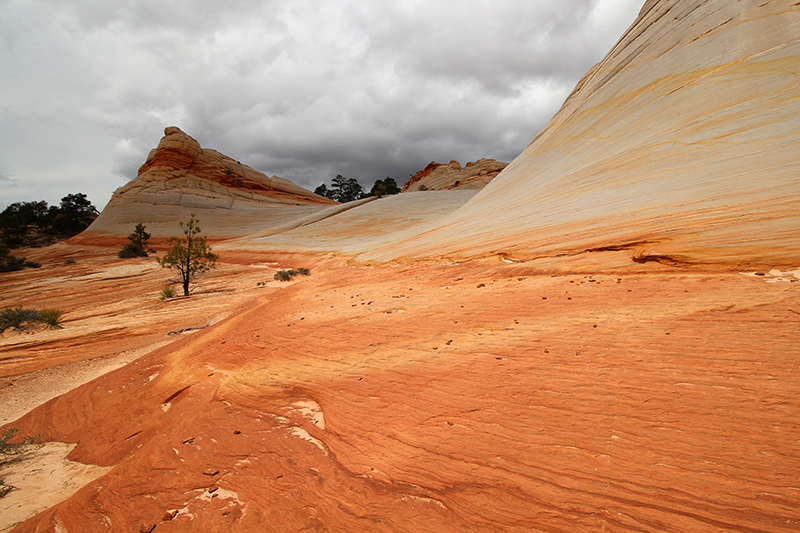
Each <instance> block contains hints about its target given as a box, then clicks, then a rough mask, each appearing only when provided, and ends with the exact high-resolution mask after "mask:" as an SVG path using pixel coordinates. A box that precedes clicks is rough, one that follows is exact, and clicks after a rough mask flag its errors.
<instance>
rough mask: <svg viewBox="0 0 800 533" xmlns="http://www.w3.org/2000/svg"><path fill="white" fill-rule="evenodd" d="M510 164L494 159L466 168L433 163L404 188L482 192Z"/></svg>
mask: <svg viewBox="0 0 800 533" xmlns="http://www.w3.org/2000/svg"><path fill="white" fill-rule="evenodd" d="M506 166H508V163H501V162H500V161H495V160H494V159H479V160H478V161H471V162H469V163H467V165H466V166H465V167H463V168H462V167H461V164H460V163H459V162H458V161H456V160H453V161H450V162H449V163H448V164H446V165H444V164H441V163H436V162H435V161H431V163H430V164H429V165H428V166H427V167H425V168H424V169H422V170H420V171H419V172H417V173H416V174H414V175H413V176H411V179H409V180H408V181H407V182H406V184H405V185H404V186H403V192H410V191H419V190H423V191H424V190H430V191H444V190H453V189H465V190H480V189H482V188H484V187H485V186H486V185H487V184H488V183H489V182H490V181H492V180H493V179H494V178H495V177H497V175H498V174H500V172H502V171H503V169H504V168H506Z"/></svg>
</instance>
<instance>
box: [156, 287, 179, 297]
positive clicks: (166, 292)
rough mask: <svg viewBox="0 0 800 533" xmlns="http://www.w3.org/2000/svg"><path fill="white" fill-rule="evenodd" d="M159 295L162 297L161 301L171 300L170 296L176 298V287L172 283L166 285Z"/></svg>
mask: <svg viewBox="0 0 800 533" xmlns="http://www.w3.org/2000/svg"><path fill="white" fill-rule="evenodd" d="M158 296H159V298H161V301H164V300H169V299H170V298H174V297H175V287H173V286H172V285H167V286H166V287H164V288H163V289H161V292H160V293H159V294H158Z"/></svg>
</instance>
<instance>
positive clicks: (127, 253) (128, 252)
mask: <svg viewBox="0 0 800 533" xmlns="http://www.w3.org/2000/svg"><path fill="white" fill-rule="evenodd" d="M117 257H119V258H120V259H130V258H131V257H147V250H145V249H144V248H142V247H141V246H140V245H138V244H136V243H135V242H129V243H127V244H126V245H125V246H123V247H122V250H120V251H119V253H118V254H117Z"/></svg>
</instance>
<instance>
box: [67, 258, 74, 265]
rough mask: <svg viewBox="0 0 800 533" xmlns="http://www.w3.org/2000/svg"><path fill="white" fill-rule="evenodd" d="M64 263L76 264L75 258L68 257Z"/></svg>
mask: <svg viewBox="0 0 800 533" xmlns="http://www.w3.org/2000/svg"><path fill="white" fill-rule="evenodd" d="M64 264H65V265H74V264H75V260H74V259H67V260H66V261H64Z"/></svg>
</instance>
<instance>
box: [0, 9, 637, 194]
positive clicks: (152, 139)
mask: <svg viewBox="0 0 800 533" xmlns="http://www.w3.org/2000/svg"><path fill="white" fill-rule="evenodd" d="M641 4H642V0H562V1H559V2H551V1H549V0H548V1H545V0H531V1H528V2H519V1H515V0H491V1H488V0H487V1H483V0H462V1H455V0H452V1H451V0H441V1H427V2H421V1H400V0H396V1H387V0H382V1H363V0H362V1H355V0H353V1H345V0H326V1H325V2H312V1H303V0H291V1H256V2H254V1H252V0H227V1H226V2H224V3H223V2H217V1H215V0H214V1H212V0H174V1H172V2H168V3H165V2H162V1H161V0H139V1H137V2H124V3H123V2H109V1H108V0H68V1H63V0H58V1H56V0H8V1H7V2H6V3H5V5H4V8H3V17H2V18H0V75H2V79H3V80H4V81H3V84H0V135H1V136H2V139H3V142H2V143H0V185H2V186H1V187H0V191H2V192H0V206H5V205H7V204H9V203H11V202H14V201H19V200H34V199H45V200H47V201H48V202H50V203H57V202H58V199H59V198H60V197H61V196H64V195H66V194H67V193H71V192H85V193H87V194H88V195H89V197H90V198H91V200H92V201H93V202H94V203H95V205H97V206H98V207H102V206H104V205H105V203H106V202H107V201H108V199H109V197H110V195H111V193H112V192H113V190H114V189H116V188H117V187H119V186H121V185H123V184H124V183H125V182H126V181H128V180H130V179H133V178H134V177H136V172H137V169H138V167H139V166H140V165H141V164H142V163H143V162H144V160H145V157H146V156H147V153H148V151H149V150H150V149H151V148H153V147H155V146H156V145H157V143H158V141H159V139H160V138H161V136H162V135H163V130H164V128H165V127H166V126H172V125H174V126H178V127H180V128H181V129H183V130H184V131H185V132H186V133H188V134H189V135H191V136H193V137H194V138H196V139H197V140H198V141H199V142H200V144H201V145H202V146H203V147H206V148H213V149H216V150H219V151H220V152H222V153H224V154H226V155H229V156H230V157H233V158H234V159H237V160H240V161H242V162H243V163H245V164H248V165H250V166H252V167H254V168H256V169H258V170H261V171H262V172H264V173H266V174H268V175H273V174H277V175H279V176H281V177H284V178H287V179H290V180H292V181H294V182H296V183H298V184H299V185H302V186H304V187H307V188H310V189H312V190H313V188H315V187H316V186H317V185H319V184H320V183H322V182H328V181H329V180H330V179H331V178H332V177H333V176H335V175H336V174H342V175H345V176H347V177H354V178H357V179H358V180H359V181H360V182H361V184H362V185H364V186H366V187H367V188H369V187H370V186H371V185H372V183H373V182H374V180H376V179H382V178H385V177H387V176H391V177H394V178H395V179H396V180H397V181H398V183H403V182H404V181H405V180H407V179H408V177H409V175H410V174H411V173H413V172H415V171H417V170H419V169H421V168H423V167H424V166H425V165H427V164H428V163H429V162H430V161H439V162H447V161H450V160H451V159H457V160H459V161H460V162H461V163H462V164H464V163H466V162H467V161H474V160H476V159H479V158H481V157H490V158H494V159H498V160H502V161H510V160H512V159H513V158H514V157H516V156H517V155H518V154H519V153H520V152H521V151H522V150H523V149H524V147H525V146H526V145H527V144H528V143H529V142H530V140H531V139H532V138H533V137H534V136H535V134H536V133H537V132H538V131H539V129H541V128H542V127H543V126H544V124H545V123H546V122H547V121H548V120H549V119H550V117H551V116H552V115H553V114H554V113H555V112H556V111H557V110H558V108H559V106H560V105H561V103H562V102H563V101H564V99H565V98H566V97H567V95H568V94H569V93H570V91H571V90H572V89H573V88H574V86H575V84H576V83H577V82H578V80H579V79H580V77H581V76H582V75H583V74H584V73H585V72H586V71H587V70H588V69H589V68H590V67H591V66H592V65H593V64H594V63H596V62H597V61H599V60H600V59H602V57H603V56H604V55H605V54H606V52H607V51H608V50H609V49H610V48H611V46H613V44H614V43H615V42H616V41H617V39H619V37H620V36H621V35H622V33H623V32H624V31H625V29H626V28H627V27H628V26H629V25H630V24H631V23H632V22H633V20H634V19H635V17H636V15H637V13H638V10H639V8H640V7H641Z"/></svg>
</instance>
